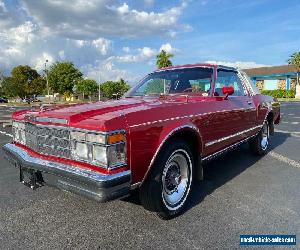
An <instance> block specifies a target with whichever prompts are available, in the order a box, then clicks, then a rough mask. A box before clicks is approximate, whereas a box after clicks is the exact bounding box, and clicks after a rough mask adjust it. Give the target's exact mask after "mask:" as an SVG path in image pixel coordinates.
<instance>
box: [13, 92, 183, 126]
mask: <svg viewBox="0 0 300 250" xmlns="http://www.w3.org/2000/svg"><path fill="white" fill-rule="evenodd" d="M187 100H188V99H187V97H186V96H177V97H167V98H163V97H148V98H145V97H144V98H141V97H135V98H124V99H121V100H114V101H107V102H93V103H87V104H77V105H69V106H59V107H55V106H54V107H53V106H50V107H41V108H40V109H38V110H34V111H20V112H16V113H14V115H13V119H18V120H19V119H25V120H29V121H30V120H34V119H33V118H37V117H42V118H50V119H49V120H50V121H51V118H56V119H52V123H55V121H57V119H60V120H62V121H66V124H68V125H69V126H72V127H78V128H84V129H93V130H100V131H108V130H117V129H124V128H126V127H127V126H130V125H132V124H131V123H136V122H139V120H141V121H144V120H145V118H147V113H149V114H150V113H151V117H153V115H154V116H155V117H157V119H160V118H161V117H159V116H160V114H159V113H160V112H158V109H160V110H161V109H164V108H166V107H169V110H170V111H171V113H170V112H167V114H172V113H173V115H174V114H175V113H176V110H174V108H173V107H172V106H173V105H175V104H184V103H187ZM170 106H171V108H170ZM164 113H165V112H164ZM165 114H166V113H165ZM126 118H128V119H126ZM43 121H45V120H43ZM45 123H47V122H45ZM48 123H49V122H48ZM56 125H57V124H56Z"/></svg>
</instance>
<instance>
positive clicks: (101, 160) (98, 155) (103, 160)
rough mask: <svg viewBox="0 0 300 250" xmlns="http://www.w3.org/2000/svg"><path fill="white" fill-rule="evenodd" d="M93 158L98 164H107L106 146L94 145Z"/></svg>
mask: <svg viewBox="0 0 300 250" xmlns="http://www.w3.org/2000/svg"><path fill="white" fill-rule="evenodd" d="M93 160H94V161H95V162H96V163H98V164H102V165H104V166H107V147H106V146H97V145H94V146H93Z"/></svg>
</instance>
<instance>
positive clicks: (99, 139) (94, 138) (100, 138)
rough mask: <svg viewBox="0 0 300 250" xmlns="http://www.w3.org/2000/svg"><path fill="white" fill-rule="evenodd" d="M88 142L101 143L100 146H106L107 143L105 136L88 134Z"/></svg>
mask: <svg viewBox="0 0 300 250" xmlns="http://www.w3.org/2000/svg"><path fill="white" fill-rule="evenodd" d="M86 140H87V141H88V142H95V143H100V144H105V143H106V137H105V135H101V134H91V133H88V134H86Z"/></svg>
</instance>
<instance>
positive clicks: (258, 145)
mask: <svg viewBox="0 0 300 250" xmlns="http://www.w3.org/2000/svg"><path fill="white" fill-rule="evenodd" d="M269 142H270V126H269V123H268V121H267V120H266V121H265V122H264V125H263V127H262V129H261V131H260V132H259V133H258V135H257V136H255V137H254V138H253V139H251V140H250V141H249V145H250V149H251V151H252V152H253V153H254V154H255V155H264V154H266V152H267V151H268V148H269Z"/></svg>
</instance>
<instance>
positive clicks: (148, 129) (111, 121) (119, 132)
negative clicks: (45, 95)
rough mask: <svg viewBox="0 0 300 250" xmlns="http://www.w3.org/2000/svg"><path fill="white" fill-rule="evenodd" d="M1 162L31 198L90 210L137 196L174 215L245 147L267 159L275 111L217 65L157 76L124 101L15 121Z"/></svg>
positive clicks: (245, 81)
mask: <svg viewBox="0 0 300 250" xmlns="http://www.w3.org/2000/svg"><path fill="white" fill-rule="evenodd" d="M12 119H13V135H14V138H13V142H12V143H9V144H6V145H5V146H4V151H5V152H6V155H7V159H8V160H9V161H10V162H12V163H13V165H14V166H16V167H17V168H18V169H19V171H20V181H21V182H22V183H24V184H25V185H27V186H29V187H31V188H32V189H35V188H38V187H40V186H43V185H44V184H48V185H52V186H56V187H58V188H60V189H62V190H67V191H71V192H73V193H76V194H80V195H83V196H85V197H88V198H92V199H95V200H97V201H102V202H103V201H108V200H112V199H116V198H121V197H125V196H127V195H129V194H130V192H131V190H133V189H134V188H139V193H140V198H141V202H142V204H143V206H144V207H145V208H146V209H148V210H151V211H154V212H156V213H157V214H158V215H159V216H160V217H162V218H172V217H174V216H176V215H178V214H179V213H180V212H181V211H182V210H183V208H184V206H185V204H186V203H187V200H188V197H189V195H190V192H191V187H192V183H193V181H194V180H195V179H200V180H201V179H202V178H203V171H202V165H203V163H204V162H206V161H208V160H210V159H213V158H214V157H216V156H219V155H220V154H222V153H224V152H227V151H228V150H230V149H232V148H234V147H235V146H238V145H240V144H241V143H243V142H246V141H248V142H249V144H250V148H251V150H252V151H253V152H254V153H255V154H258V155H263V154H264V153H265V152H266V151H267V150H268V145H269V139H270V137H269V136H270V135H272V134H273V133H274V124H278V123H279V121H280V107H279V103H278V102H277V101H276V100H274V99H273V98H272V97H269V96H265V95H261V94H260V93H259V91H258V90H257V89H256V87H255V86H253V85H252V82H251V81H250V80H249V78H248V77H247V75H246V74H245V73H244V72H242V71H240V70H238V69H235V68H229V67H225V66H221V65H211V64H194V65H184V66H175V67H169V68H164V69H161V70H157V71H155V72H153V73H151V74H149V75H147V76H146V77H145V78H144V79H143V80H142V81H141V82H140V83H139V84H138V85H137V86H136V87H134V88H133V89H131V90H130V91H129V92H128V93H127V94H126V95H125V96H124V97H123V98H122V99H121V100H115V101H109V102H97V103H89V104H80V105H74V106H67V107H58V108H48V109H40V110H30V111H28V110H27V111H18V112H15V113H14V114H13V117H12Z"/></svg>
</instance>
